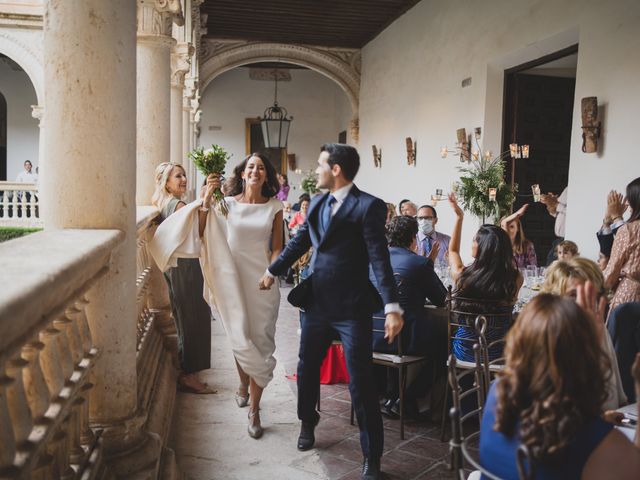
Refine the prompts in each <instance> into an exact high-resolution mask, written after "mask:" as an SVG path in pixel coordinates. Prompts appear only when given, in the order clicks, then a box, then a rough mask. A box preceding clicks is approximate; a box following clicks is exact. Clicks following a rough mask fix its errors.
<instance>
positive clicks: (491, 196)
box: [489, 188, 498, 202]
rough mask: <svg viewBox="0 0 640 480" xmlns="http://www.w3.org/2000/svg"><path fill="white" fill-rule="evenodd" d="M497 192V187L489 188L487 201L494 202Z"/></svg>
mask: <svg viewBox="0 0 640 480" xmlns="http://www.w3.org/2000/svg"><path fill="white" fill-rule="evenodd" d="M497 193H498V189H497V188H490V189H489V201H490V202H495V201H496V195H497Z"/></svg>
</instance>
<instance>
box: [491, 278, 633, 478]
mask: <svg viewBox="0 0 640 480" xmlns="http://www.w3.org/2000/svg"><path fill="white" fill-rule="evenodd" d="M595 298H596V295H595V289H594V288H593V286H592V285H591V284H590V283H587V284H586V285H584V286H583V285H581V286H579V287H578V299H577V302H575V301H574V300H572V299H570V298H566V297H558V296H555V295H551V294H540V295H538V296H537V297H535V298H534V299H533V300H531V301H530V302H529V304H527V306H525V308H524V309H523V310H522V312H521V313H520V315H519V316H518V319H517V321H516V323H515V325H514V326H513V328H512V329H511V330H510V331H509V334H508V337H507V346H506V348H505V353H506V366H505V368H504V370H503V372H502V373H501V374H500V377H499V379H498V380H497V381H495V382H494V383H493V385H492V386H491V389H490V391H489V395H488V398H487V403H486V405H485V410H484V416H483V418H482V424H481V427H480V462H481V464H482V466H483V467H484V468H486V469H487V470H488V471H489V472H491V473H492V474H494V475H496V476H498V477H499V478H504V479H512V478H513V479H517V478H518V471H517V467H516V450H517V449H518V447H519V445H520V444H521V443H522V444H524V445H526V446H527V448H528V450H529V452H530V455H531V457H532V461H533V463H534V465H535V470H536V476H535V478H536V479H538V480H551V479H553V480H555V479H558V480H560V479H562V480H572V479H575V480H579V479H582V480H590V479H604V478H612V479H613V478H615V479H632V478H633V479H638V478H640V433H639V432H638V430H639V429H638V427H637V426H636V443H635V445H634V444H632V443H631V442H630V441H629V440H628V439H627V438H626V437H625V435H624V434H623V433H621V432H620V431H618V430H616V429H615V428H614V426H613V425H612V424H611V423H608V422H607V421H606V420H605V419H603V412H602V403H603V401H604V399H605V398H606V396H607V389H606V376H607V368H609V367H608V359H607V356H606V354H605V352H604V350H603V348H602V346H601V345H602V341H601V338H600V330H599V329H598V326H597V322H598V321H600V322H601V321H602V320H598V319H597V316H596V315H595V307H594V306H595V304H596V300H595ZM602 310H604V308H602ZM633 376H634V378H635V386H636V390H638V389H640V355H638V357H637V358H636V361H635V364H634V368H633ZM612 413H615V412H612ZM637 413H638V412H637V411H636V414H637ZM618 415H620V414H618ZM606 417H607V418H611V419H613V418H614V417H615V415H611V413H609V412H608V414H607V415H606Z"/></svg>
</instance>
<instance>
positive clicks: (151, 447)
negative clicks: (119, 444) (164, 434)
mask: <svg viewBox="0 0 640 480" xmlns="http://www.w3.org/2000/svg"><path fill="white" fill-rule="evenodd" d="M161 452H162V441H161V439H160V436H159V435H157V434H155V433H151V432H143V434H142V435H141V438H140V441H139V443H137V444H136V445H135V446H133V447H132V448H130V449H128V450H126V451H123V452H118V453H111V454H109V453H106V454H105V457H104V463H105V465H106V468H107V470H108V472H109V474H111V475H112V477H113V478H114V479H127V480H155V479H157V478H158V473H159V471H160V458H161V455H160V454H161Z"/></svg>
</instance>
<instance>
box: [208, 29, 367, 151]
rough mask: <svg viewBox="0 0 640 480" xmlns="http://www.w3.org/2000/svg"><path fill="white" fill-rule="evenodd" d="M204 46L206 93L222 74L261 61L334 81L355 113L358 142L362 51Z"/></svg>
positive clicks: (231, 43) (228, 43) (225, 43)
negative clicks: (291, 66) (295, 67)
mask: <svg viewBox="0 0 640 480" xmlns="http://www.w3.org/2000/svg"><path fill="white" fill-rule="evenodd" d="M204 45H206V57H205V56H201V57H199V58H200V87H201V89H202V90H203V89H204V88H206V87H207V85H208V84H209V82H211V81H212V80H213V79H214V78H216V77H217V76H218V75H220V74H222V73H224V72H226V71H228V70H231V69H233V68H236V67H240V66H242V65H247V64H250V63H257V62H284V63H292V64H294V65H301V66H304V67H307V68H309V69H311V70H314V71H316V72H318V73H321V74H322V75H324V76H326V77H328V78H330V79H331V80H333V81H334V82H336V83H337V84H338V85H339V86H340V87H341V88H342V90H344V92H345V93H346V95H347V97H348V98H349V102H350V103H351V110H352V113H353V116H352V121H351V125H350V131H351V138H352V139H354V140H355V141H357V139H358V131H359V129H358V108H359V95H360V58H361V57H360V51H359V50H356V49H344V48H342V49H339V48H320V47H309V46H306V45H295V44H284V43H262V42H248V41H238V40H226V39H213V38H207V39H204V40H203V46H204Z"/></svg>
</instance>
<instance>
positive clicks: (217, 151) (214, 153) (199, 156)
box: [189, 145, 231, 217]
mask: <svg viewBox="0 0 640 480" xmlns="http://www.w3.org/2000/svg"><path fill="white" fill-rule="evenodd" d="M189 158H190V159H191V160H192V161H193V164H194V165H195V166H196V168H197V169H198V170H200V172H201V173H202V174H203V175H204V176H205V177H208V176H209V175H211V174H212V173H213V174H217V175H220V176H222V175H223V174H224V169H225V167H226V166H227V160H229V159H230V158H231V155H230V154H228V153H227V152H226V150H225V149H224V148H222V147H221V146H220V145H211V148H209V149H207V150H205V149H204V148H203V147H199V148H195V149H194V150H192V151H191V152H189ZM213 206H214V207H216V209H217V210H218V211H219V212H220V213H222V214H223V215H224V216H225V217H226V216H227V214H228V213H229V208H228V206H227V202H225V201H224V194H223V193H222V191H221V190H220V189H219V188H218V189H216V190H215V191H214V192H213Z"/></svg>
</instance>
